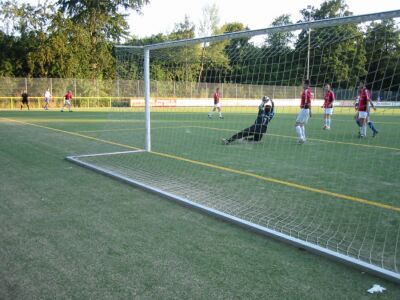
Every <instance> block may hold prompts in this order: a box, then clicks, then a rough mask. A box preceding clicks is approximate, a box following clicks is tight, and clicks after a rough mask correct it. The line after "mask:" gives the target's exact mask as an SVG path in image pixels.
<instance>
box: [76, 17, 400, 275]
mask: <svg viewBox="0 0 400 300" xmlns="http://www.w3.org/2000/svg"><path fill="white" fill-rule="evenodd" d="M399 22H400V10H398V11H391V12H384V13H375V14H368V15H361V16H346V17H341V18H335V19H326V20H318V21H313V22H308V23H297V24H290V25H284V26H279V27H272V28H266V29H260V30H248V31H240V32H230V33H225V34H221V35H217V36H212V37H206V38H187V39H184V40H176V41H169V42H163V43H158V44H152V45H146V46H126V45H121V46H116V47H115V54H116V58H117V72H118V81H117V82H118V83H117V84H116V85H115V87H114V91H113V93H114V94H115V95H118V96H121V97H123V98H124V102H123V103H122V102H121V103H120V104H118V105H115V106H116V107H115V108H114V109H113V110H112V111H111V112H110V113H109V114H108V120H109V122H105V125H104V128H103V130H97V131H96V132H94V131H93V133H92V134H93V136H95V137H96V138H97V139H98V140H99V139H100V138H101V140H103V141H104V140H105V141H109V142H110V143H112V144H113V145H114V146H119V147H120V148H121V151H118V152H111V153H95V154H90V153H85V154H83V155H79V156H70V157H68V159H69V160H71V161H73V162H75V163H78V164H79V165H82V166H84V167H87V168H89V169H92V170H95V171H98V172H100V173H103V174H106V175H109V176H111V177H113V178H116V179H119V180H122V181H124V182H127V183H129V184H133V185H136V186H139V187H142V188H144V189H146V190H149V191H152V192H155V193H157V194H160V195H163V196H165V197H167V198H169V199H173V200H175V201H177V202H179V203H182V204H184V205H188V206H190V207H193V208H196V209H199V210H201V211H204V212H207V213H209V214H212V215H214V216H217V217H220V218H222V219H224V220H228V221H231V222H233V223H235V224H239V225H242V226H245V227H247V228H251V229H253V230H255V231H257V232H260V233H263V234H266V235H268V236H272V237H274V238H277V239H280V240H283V241H286V242H289V243H291V244H294V245H295V246H297V247H301V248H305V249H307V250H310V251H313V252H317V253H319V254H323V255H326V256H329V257H331V258H334V259H336V260H339V261H341V262H345V263H349V264H352V265H354V266H357V267H360V268H362V269H363V270H367V271H369V272H373V273H375V274H378V275H380V276H383V277H386V278H389V279H391V280H394V281H397V282H400V272H399V269H400V197H399V195H400V185H399V180H400V173H399V167H400V131H399V130H398V129H397V128H398V126H399V125H400V122H399V116H400V109H399V108H400V106H399V104H400V90H399V88H400V42H399V40H400V32H399V25H400V24H399ZM181 34H182V36H183V35H184V34H185V30H184V29H182V32H181ZM305 79H308V80H309V82H310V89H311V93H312V98H313V99H312V109H311V111H312V115H311V118H310V119H309V121H308V123H307V124H306V125H305V131H306V135H307V140H306V142H305V143H302V144H299V143H298V138H297V135H296V130H295V121H296V116H297V114H298V112H299V110H300V97H301V94H302V92H303V82H304V80H305ZM360 81H362V82H364V83H365V84H366V88H367V89H368V90H369V93H370V97H371V98H372V100H373V103H375V106H376V108H377V109H376V111H374V110H371V112H370V114H369V115H368V120H367V121H368V122H369V123H368V124H369V125H370V127H371V128H372V127H373V128H375V131H374V130H372V129H371V131H370V129H368V133H367V137H366V138H359V126H358V125H357V124H356V120H355V115H356V111H355V108H354V105H355V101H356V98H357V96H358V95H359V92H358V85H359V83H360ZM326 84H329V85H330V86H331V87H332V90H333V92H334V94H335V96H336V99H335V102H334V109H333V114H332V116H331V123H330V126H329V130H328V129H327V128H326V126H324V124H325V123H324V122H325V121H324V119H325V118H326V113H325V111H324V109H323V108H321V106H323V104H324V95H325V91H324V88H325V87H326ZM263 96H267V97H269V98H270V99H272V101H273V103H274V110H275V111H274V112H275V114H274V115H273V117H272V118H270V119H269V122H268V126H267V127H266V128H264V129H265V130H264V132H262V134H261V135H260V134H259V135H254V132H253V134H245V135H243V134H242V136H240V135H236V137H238V138H237V139H234V141H233V140H232V142H231V143H229V144H228V145H226V144H225V143H223V139H224V140H225V141H226V140H227V139H228V140H229V138H230V137H232V136H235V133H239V132H242V133H243V132H246V130H244V129H246V128H249V127H251V126H252V125H254V123H255V120H256V118H257V117H258V116H259V105H260V104H261V101H262V98H263ZM127 99H129V100H127ZM267 104H269V105H271V104H272V102H271V101H270V102H268V103H267ZM371 122H372V123H371ZM371 124H372V125H371ZM265 131H266V132H265ZM247 133H248V131H247ZM88 134H89V133H88ZM239 137H240V138H239Z"/></svg>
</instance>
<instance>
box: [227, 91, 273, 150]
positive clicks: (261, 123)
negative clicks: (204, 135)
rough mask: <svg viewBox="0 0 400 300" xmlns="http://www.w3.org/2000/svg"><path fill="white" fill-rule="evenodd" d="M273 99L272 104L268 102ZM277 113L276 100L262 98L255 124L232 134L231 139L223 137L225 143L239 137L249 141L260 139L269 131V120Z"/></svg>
mask: <svg viewBox="0 0 400 300" xmlns="http://www.w3.org/2000/svg"><path fill="white" fill-rule="evenodd" d="M269 101H271V105H269V104H268V102H269ZM274 115H275V107H274V102H273V101H272V100H270V99H269V98H268V97H267V96H264V97H263V98H262V102H261V104H260V105H259V107H258V115H257V119H256V120H255V122H254V124H253V125H251V126H250V127H248V128H245V129H243V130H242V131H239V132H238V133H236V134H234V135H232V136H231V137H230V138H229V139H222V141H223V143H224V144H225V145H228V144H230V143H232V142H233V141H235V140H238V139H245V140H247V141H256V142H258V141H260V140H261V139H262V137H263V135H264V134H265V133H266V132H267V127H268V124H269V122H270V121H271V120H272V118H273V117H274Z"/></svg>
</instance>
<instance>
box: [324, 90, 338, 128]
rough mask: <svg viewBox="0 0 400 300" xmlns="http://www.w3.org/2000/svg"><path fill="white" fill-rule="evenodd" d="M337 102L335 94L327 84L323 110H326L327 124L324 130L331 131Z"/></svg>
mask: <svg viewBox="0 0 400 300" xmlns="http://www.w3.org/2000/svg"><path fill="white" fill-rule="evenodd" d="M334 101H335V94H334V93H333V91H332V89H331V85H330V84H328V83H327V84H325V95H324V104H323V105H322V108H323V109H324V120H325V124H324V127H323V129H328V130H329V129H331V122H332V113H333V102H334Z"/></svg>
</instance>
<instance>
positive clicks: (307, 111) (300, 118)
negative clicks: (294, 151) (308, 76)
mask: <svg viewBox="0 0 400 300" xmlns="http://www.w3.org/2000/svg"><path fill="white" fill-rule="evenodd" d="M311 101H312V93H311V89H310V82H309V80H305V81H304V90H303V92H302V93H301V102H300V112H299V114H298V115H297V118H296V125H295V128H296V133H297V136H298V137H299V140H298V143H299V144H303V143H304V142H305V141H306V131H305V128H304V125H305V124H307V122H308V119H309V118H310V116H311Z"/></svg>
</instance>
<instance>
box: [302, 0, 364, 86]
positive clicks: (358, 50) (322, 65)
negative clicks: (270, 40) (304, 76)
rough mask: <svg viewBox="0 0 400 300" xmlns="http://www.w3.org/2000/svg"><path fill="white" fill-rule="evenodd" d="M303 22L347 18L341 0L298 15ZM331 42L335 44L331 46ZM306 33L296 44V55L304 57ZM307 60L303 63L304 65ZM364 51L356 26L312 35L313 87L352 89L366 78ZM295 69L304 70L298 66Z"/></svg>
mask: <svg viewBox="0 0 400 300" xmlns="http://www.w3.org/2000/svg"><path fill="white" fill-rule="evenodd" d="M301 13H302V15H303V19H304V20H307V21H308V20H309V19H310V20H321V19H326V18H336V17H342V16H350V15H352V13H351V12H350V11H348V10H347V5H346V3H345V1H344V0H329V1H324V2H323V3H322V4H321V7H320V8H319V9H316V8H314V7H312V8H311V10H307V9H303V10H302V11H301ZM332 41H334V42H332ZM307 45H308V33H307V31H304V30H303V31H302V32H301V33H300V35H299V39H298V41H297V43H296V49H297V51H299V52H301V53H302V54H301V55H302V56H304V57H306V55H307ZM305 62H306V60H303V63H305ZM365 62H366V57H365V48H364V43H363V37H362V33H361V32H360V30H359V29H358V27H357V25H356V24H347V25H340V26H334V27H328V28H320V29H314V30H312V31H311V57H310V64H311V65H312V66H318V68H317V69H314V68H311V70H310V79H311V82H312V83H313V84H315V85H321V86H322V85H323V84H324V83H327V82H329V83H331V84H332V85H333V86H334V87H346V88H347V87H348V86H352V87H353V86H355V84H356V82H357V81H358V79H359V77H360V76H364V75H365V74H366V70H365ZM301 64H302V62H300V64H299V65H298V68H300V69H301V68H304V66H302V65H301Z"/></svg>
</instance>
